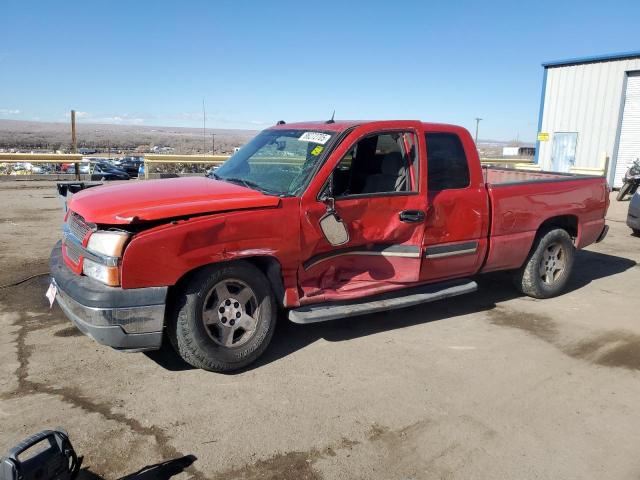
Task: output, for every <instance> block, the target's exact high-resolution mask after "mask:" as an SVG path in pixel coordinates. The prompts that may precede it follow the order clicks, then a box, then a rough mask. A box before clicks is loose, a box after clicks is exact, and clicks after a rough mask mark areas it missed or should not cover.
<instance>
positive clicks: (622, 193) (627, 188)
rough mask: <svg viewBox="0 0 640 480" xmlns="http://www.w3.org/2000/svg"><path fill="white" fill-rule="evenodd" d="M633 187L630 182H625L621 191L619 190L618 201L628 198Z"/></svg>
mask: <svg viewBox="0 0 640 480" xmlns="http://www.w3.org/2000/svg"><path fill="white" fill-rule="evenodd" d="M631 187H632V184H631V183H630V182H625V183H624V185H622V186H621V187H620V190H618V195H616V200H617V201H619V202H620V201H622V200H624V197H626V196H627V194H628V193H629V192H630V190H631Z"/></svg>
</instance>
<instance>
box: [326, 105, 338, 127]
mask: <svg viewBox="0 0 640 480" xmlns="http://www.w3.org/2000/svg"><path fill="white" fill-rule="evenodd" d="M335 116H336V109H335V108H334V109H333V113H332V114H331V120H327V123H336V121H335V120H334V117H335Z"/></svg>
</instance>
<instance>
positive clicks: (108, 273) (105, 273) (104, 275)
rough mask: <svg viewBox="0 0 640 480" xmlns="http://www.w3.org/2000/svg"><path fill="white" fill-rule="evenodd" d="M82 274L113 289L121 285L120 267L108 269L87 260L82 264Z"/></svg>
mask: <svg viewBox="0 0 640 480" xmlns="http://www.w3.org/2000/svg"><path fill="white" fill-rule="evenodd" d="M82 273H84V274H85V275H86V276H87V277H91V278H94V279H96V280H98V281H99V282H102V283H104V284H106V285H110V286H112V287H117V286H118V285H120V272H119V269H118V267H108V266H106V265H102V264H101V263H96V262H94V261H93V260H89V259H88V258H85V259H84V262H83V264H82Z"/></svg>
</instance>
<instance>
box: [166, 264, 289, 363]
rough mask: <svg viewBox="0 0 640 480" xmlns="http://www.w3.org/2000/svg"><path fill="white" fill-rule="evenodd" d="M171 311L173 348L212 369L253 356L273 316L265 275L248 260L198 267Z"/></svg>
mask: <svg viewBox="0 0 640 480" xmlns="http://www.w3.org/2000/svg"><path fill="white" fill-rule="evenodd" d="M174 311H175V319H174V321H173V322H169V325H168V327H169V328H168V333H169V338H170V340H171V344H172V345H173V347H174V349H175V350H176V352H177V353H178V355H180V356H181V357H182V359H183V360H184V361H185V362H187V363H189V364H190V365H192V366H194V367H196V368H202V369H204V370H209V371H214V372H230V371H233V370H237V369H240V368H242V367H244V366H246V365H248V364H250V363H251V362H253V361H255V360H256V359H257V358H258V357H259V356H260V355H261V354H262V353H263V352H264V350H265V349H266V348H267V345H268V344H269V342H270V341H271V337H272V336H273V331H274V328H275V325H276V317H277V308H276V304H275V300H274V297H273V294H272V292H271V287H270V285H269V282H268V280H267V279H266V277H265V276H264V274H263V273H262V272H261V271H260V270H259V269H257V268H256V267H255V266H253V265H252V264H250V263H248V262H237V263H233V264H228V265H223V266H214V267H211V268H206V269H204V270H202V271H200V272H198V273H197V274H195V275H194V276H193V277H192V278H191V279H190V280H189V281H188V282H187V284H186V285H185V287H184V289H183V291H182V292H181V293H180V294H179V295H178V298H177V302H176V305H175V310H174Z"/></svg>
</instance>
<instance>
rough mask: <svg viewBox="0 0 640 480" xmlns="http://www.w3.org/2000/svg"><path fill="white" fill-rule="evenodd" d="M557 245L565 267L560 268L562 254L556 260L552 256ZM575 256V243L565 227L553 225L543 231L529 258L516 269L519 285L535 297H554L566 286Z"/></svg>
mask: <svg viewBox="0 0 640 480" xmlns="http://www.w3.org/2000/svg"><path fill="white" fill-rule="evenodd" d="M556 246H558V247H559V249H560V251H561V254H562V255H561V258H562V270H557V271H556V270H555V269H556V267H558V266H559V259H560V254H558V260H553V259H552V258H553V256H552V255H551V251H553V250H554V249H555V248H556ZM545 254H546V255H545ZM550 257H551V259H550ZM574 259H575V246H574V245H573V241H572V240H571V237H570V236H569V234H568V233H567V231H566V230H564V229H562V228H553V227H551V228H547V229H544V230H541V231H540V232H539V233H538V235H537V236H536V239H535V241H534V242H533V247H532V248H531V253H529V256H528V257H527V261H526V262H525V263H524V265H523V266H522V268H520V269H519V270H517V271H516V272H515V275H514V283H515V285H516V288H518V290H519V291H520V292H522V293H524V294H525V295H528V296H530V297H533V298H551V297H555V296H556V295H559V294H560V293H562V291H563V290H564V288H565V287H566V285H567V282H568V280H569V277H570V276H571V270H572V269H573V261H574ZM543 271H544V272H543ZM550 272H551V273H550ZM543 276H544V278H543ZM549 280H550V281H549Z"/></svg>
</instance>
